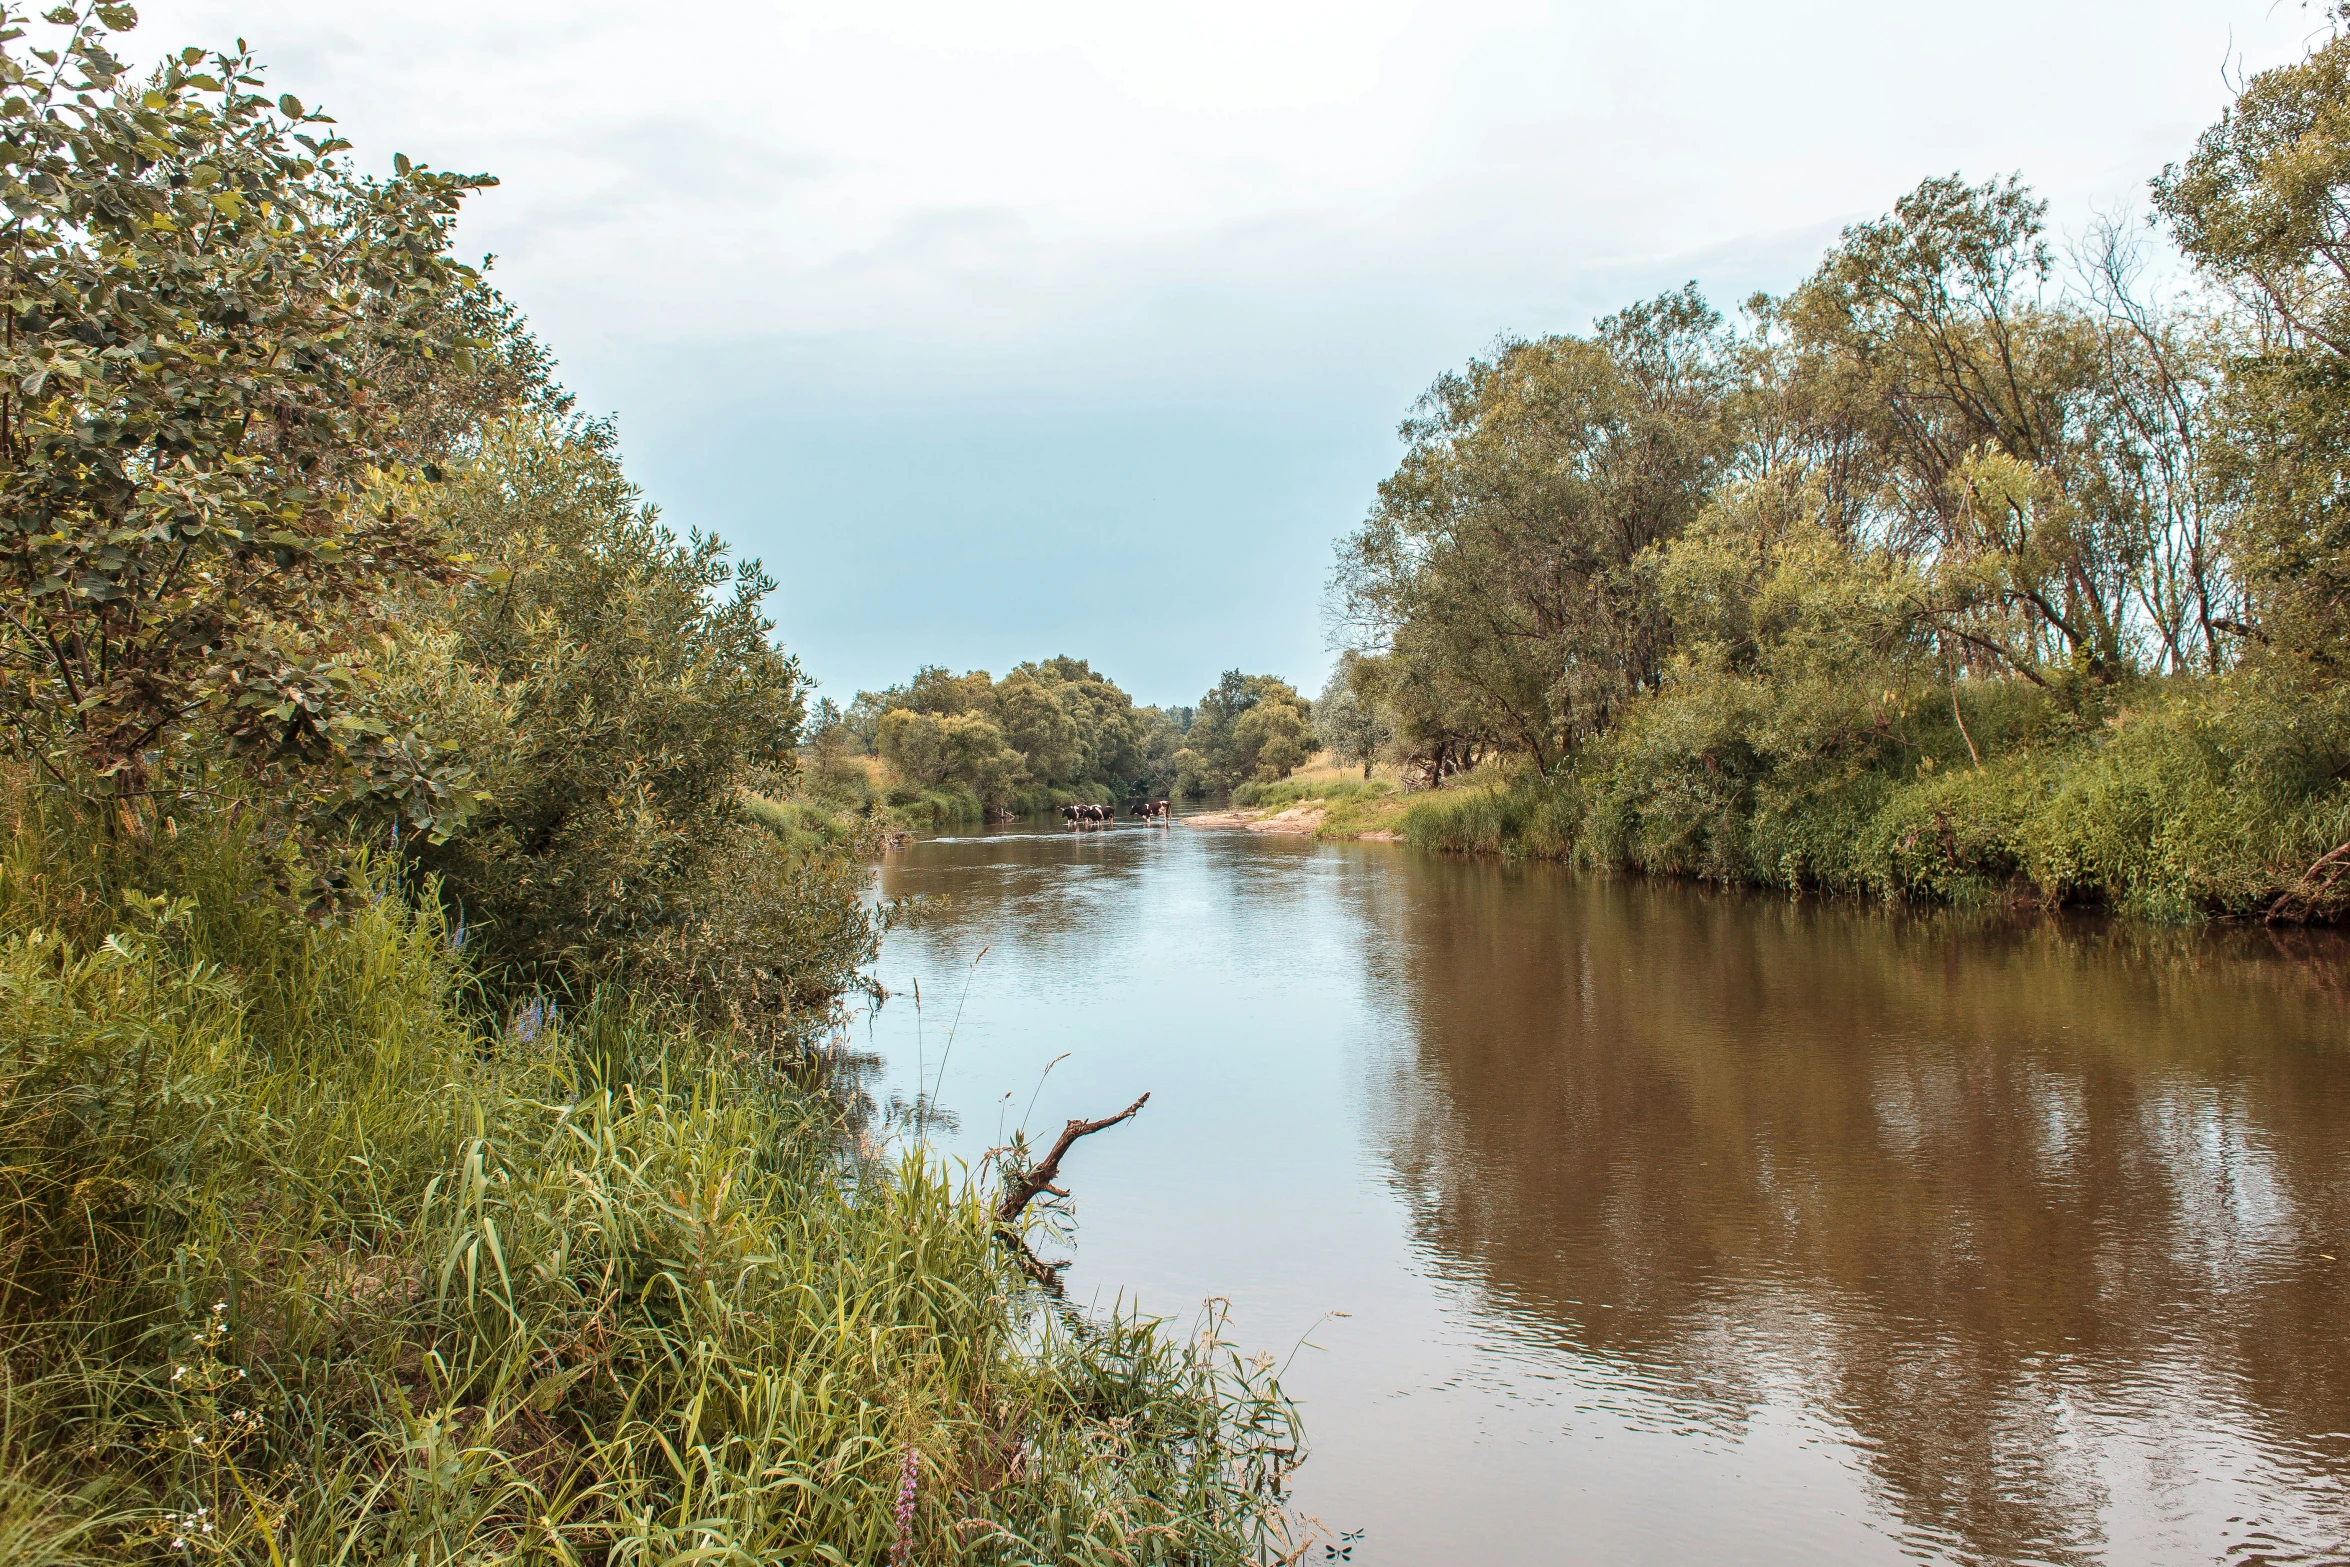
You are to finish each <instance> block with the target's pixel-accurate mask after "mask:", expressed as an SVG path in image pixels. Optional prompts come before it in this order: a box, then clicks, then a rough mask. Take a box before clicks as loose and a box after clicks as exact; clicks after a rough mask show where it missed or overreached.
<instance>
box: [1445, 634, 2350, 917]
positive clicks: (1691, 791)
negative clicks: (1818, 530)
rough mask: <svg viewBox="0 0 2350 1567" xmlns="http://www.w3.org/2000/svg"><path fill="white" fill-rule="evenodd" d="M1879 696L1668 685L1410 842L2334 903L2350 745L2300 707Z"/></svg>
mask: <svg viewBox="0 0 2350 1567" xmlns="http://www.w3.org/2000/svg"><path fill="white" fill-rule="evenodd" d="M1883 695H1889V696H1891V697H1892V698H1893V699H1892V701H1891V702H1885V701H1884V700H1883V697H1882V696H1878V695H1873V694H1872V695H1869V696H1864V695H1862V694H1861V693H1851V694H1849V696H1848V698H1847V699H1846V701H1845V702H1843V703H1842V704H1840V705H1841V706H1842V708H1843V709H1844V711H1843V713H1842V714H1841V715H1839V714H1838V713H1837V712H1836V710H1835V708H1836V706H1837V705H1838V704H1827V703H1820V704H1815V705H1813V706H1812V707H1810V708H1809V709H1808V710H1807V711H1804V712H1801V713H1798V712H1794V711H1791V710H1790V706H1791V704H1786V703H1775V702H1772V701H1770V700H1769V699H1768V698H1769V693H1767V692H1764V691H1760V690H1755V689H1751V688H1750V689H1748V690H1745V691H1737V690H1732V691H1731V692H1729V693H1725V692H1724V691H1723V690H1722V689H1721V688H1719V687H1714V688H1708V689H1699V688H1690V689H1679V690H1676V689H1668V690H1667V691H1666V692H1664V693H1660V694H1659V695H1658V696H1657V697H1655V698H1653V699H1651V700H1648V701H1645V702H1643V703H1639V704H1635V705H1634V706H1633V708H1632V709H1631V710H1630V712H1629V714H1628V716H1627V718H1626V720H1625V721H1624V723H1623V724H1622V725H1621V726H1620V727H1619V728H1618V729H1617V730H1616V731H1615V732H1613V733H1612V734H1610V735H1609V736H1607V737H1606V738H1605V740H1603V741H1602V742H1600V743H1598V744H1596V745H1594V746H1592V747H1591V748H1589V749H1588V750H1587V751H1585V752H1584V753H1583V754H1581V755H1579V756H1578V757H1576V758H1575V759H1574V760H1573V761H1572V762H1571V763H1569V764H1567V765H1565V766H1562V767H1561V768H1559V769H1556V770H1555V771H1554V772H1552V773H1551V774H1549V775H1547V776H1545V775H1543V774H1541V773H1538V772H1536V771H1535V770H1534V769H1532V768H1531V767H1528V766H1525V765H1523V764H1520V765H1516V766H1511V765H1507V764H1504V765H1500V766H1494V767H1489V768H1487V769H1485V770H1483V771H1481V772H1480V773H1478V774H1474V775H1471V776H1470V777H1468V778H1466V779H1463V780H1460V781H1458V782H1456V783H1455V784H1453V785H1452V786H1450V787H1447V788H1445V789H1443V790H1441V791H1437V792H1435V793H1431V794H1426V795H1422V796H1419V797H1417V798H1416V799H1415V800H1414V802H1413V803H1412V805H1411V806H1410V807H1409V808H1408V810H1406V811H1405V812H1404V814H1403V819H1402V830H1403V833H1404V836H1405V838H1406V839H1407V841H1409V842H1410V843H1412V844H1414V845H1415V846H1417V847H1420V848H1424V849H1434V850H1448V851H1454V852H1465V853H1483V854H1504V855H1521V856H1530V857H1538V858H1548V859H1560V860H1567V861H1571V862H1575V863H1581V864H1585V865H1591V866H1599V867H1608V868H1614V869H1621V870H1628V871H1634V872H1640V873H1646V874H1653V875H1666V876H1689V877H1698V878H1703V879H1705V880H1710V881H1716V882H1724V883H1739V884H1745V885H1751V886H1758V887H1771V888H1778V889H1782V890H1787V891H1816V892H1825V893H1832V894H1844V895H1853V896H1861V897H1870V898H1881V899H1887V900H1893V901H1903V902H1928V903H1954V904H1962V905H1967V904H1973V905H1981V904H1987V903H1999V902H2019V901H2020V902H2031V903H2035V904H2043V905H2046V904H2089V905H2096V906H2102V907H2106V908H2111V909H2113V910H2115V911H2117V912H2122V913H2128V914H2133V915H2139V916H2144V917H2150V918H2155V919H2161V920H2192V919H2198V918H2207V917H2223V918H2268V917H2272V916H2273V917H2279V918H2292V919H2302V918H2312V917H2314V918H2329V917H2334V916H2335V915H2337V914H2338V913H2339V911H2340V909H2341V905H2342V898H2343V890H2342V887H2341V884H2340V883H2339V882H2338V881H2337V871H2336V869H2335V867H2334V865H2333V863H2332V862H2331V861H2330V860H2329V859H2328V856H2329V855H2330V854H2331V853H2332V852H2333V851H2334V849H2335V847H2336V846H2337V845H2339V844H2341V843H2342V842H2344V841H2345V840H2346V839H2350V784H2346V783H2345V782H2344V781H2343V777H2344V775H2343V769H2344V766H2345V763H2350V729H2346V728H2345V727H2344V726H2343V725H2342V724H2341V723H2340V722H2339V721H2338V719H2336V718H2335V715H2333V714H2332V713H2331V711H2330V709H2329V708H2328V707H2327V706H2325V705H2322V704H2319V703H2316V702H2313V701H2311V700H2309V698H2308V697H2307V695H2306V694H2305V693H2291V694H2289V696H2288V697H2287V698H2284V699H2278V698H2275V697H2271V696H2270V695H2268V694H2266V693H2263V692H2262V691H2260V690H2259V689H2257V688H2256V687H2254V686H2253V685H2251V684H2250V683H2249V682H2248V681H2245V680H2239V681H2235V682H2222V683H2210V682H2184V681H2182V682H2177V683H2173V684H2164V683H2161V682H2154V681H2148V682H2144V683H2142V684H2140V685H2138V686H2137V687H2135V688H2134V689H2132V690H2131V691H2130V692H2128V693H2127V694H2126V695H2125V696H2123V697H2121V698H2119V699H2116V700H2114V701H2113V702H2112V703H2111V704H2110V706H2109V707H2108V708H2107V710H2105V711H2104V712H2103V713H2102V714H2100V715H2096V716H2093V717H2092V718H2090V719H2088V720H2084V719H2083V718H2082V717H2081V716H2080V715H2078V714H2075V713H2072V712H2069V711H2067V710H2065V709H2063V708H2061V707H2060V706H2058V705H2057V704H2055V703H2053V702H2050V701H2048V700H2045V699H2041V698H2038V697H2037V696H2036V695H2035V694H2033V693H2030V692H2028V691H2019V690H2018V689H2017V688H2016V687H2015V686H2013V685H1999V686H1991V687H1988V688H1970V689H1966V690H1964V691H1963V692H1961V693H1959V694H1957V696H1956V697H1955V698H1954V695H1953V693H1952V692H1950V691H1948V690H1944V691H1940V692H1936V691H1931V690H1918V691H1912V692H1910V693H1907V695H1906V697H1905V696H1903V695H1902V694H1899V693H1884V694H1883ZM1740 697H1744V698H1745V700H1743V701H1742V700H1740ZM1954 700H1955V701H1956V703H1957V704H1958V705H1957V706H1955V707H1954V705H1953V703H1954ZM1872 705H1873V706H1876V707H1877V708H1878V709H1879V713H1878V719H1877V721H1874V722H1871V721H1868V720H1867V719H1866V717H1865V714H1864V713H1863V711H1862V710H1864V709H1866V708H1867V707H1869V706H1872ZM1960 713H1963V715H1964V719H1965V723H1964V726H1963V728H1962V726H1961V724H1960V722H1959V719H1958V716H1957V715H1958V714H1960ZM1823 737H1828V738H1832V740H1833V741H1834V743H1833V744H1826V745H1823V744H1821V743H1819V742H1820V741H1821V740H1822V738H1823Z"/></svg>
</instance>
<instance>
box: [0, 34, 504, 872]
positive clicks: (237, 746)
mask: <svg viewBox="0 0 2350 1567" xmlns="http://www.w3.org/2000/svg"><path fill="white" fill-rule="evenodd" d="M51 16H52V19H53V20H57V21H58V25H59V26H60V27H61V28H62V29H63V31H64V35H65V36H64V37H63V38H62V39H61V40H60V43H59V47H58V48H56V49H55V50H54V51H49V52H46V53H34V54H30V55H28V54H26V53H25V52H23V51H22V49H21V48H20V46H19V40H21V39H23V38H24V37H25V29H26V24H25V21H24V18H23V15H22V13H20V12H18V11H17V10H16V9H14V8H13V7H10V8H8V9H6V10H5V11H0V23H4V34H0V43H4V45H5V47H0V89H4V90H0V98H4V101H0V200H4V201H5V203H6V207H7V215H6V221H5V223H0V600H4V602H5V609H4V610H0V723H4V724H5V729H6V734H7V738H8V744H9V747H10V749H11V750H12V751H14V752H15V753H16V754H17V755H19V756H21V757H25V758H29V759H30V760H32V761H34V762H36V763H37V764H38V765H40V766H41V767H43V768H45V769H47V770H48V771H49V773H50V774H51V775H52V776H53V777H55V778H57V779H59V780H60V781H76V783H77V787H80V786H83V785H84V784H86V782H87V781H88V780H93V779H103V780H107V781H108V782H109V784H110V786H111V789H112V790H113V791H114V792H116V793H118V794H135V793H138V792H140V791H141V790H143V789H145V788H146V787H148V785H149V783H150V782H151V780H152V779H153V777H154V775H155V773H156V771H157V769H158V768H159V767H162V766H165V765H167V764H169V763H170V762H171V761H172V760H173V759H174V758H175V757H179V756H181V755H183V754H185V753H187V752H188V751H189V750H190V749H191V748H193V749H194V750H196V751H199V752H203V753H206V754H228V755H233V756H235V757H237V758H240V759H242V760H243V761H245V762H247V763H249V764H252V765H255V766H259V767H263V768H269V769H275V770H276V771H277V772H278V773H279V775H280V776H281V781H282V780H283V779H285V778H286V777H289V776H290V774H291V772H293V771H309V772H313V773H315V772H317V771H320V770H322V769H323V771H324V772H325V773H326V774H327V775H328V776H329V777H330V779H331V780H332V784H333V788H334V789H337V790H340V791H342V792H344V793H345V794H349V793H357V794H360V795H365V796H373V797H375V798H378V799H382V800H385V801H387V802H388V803H390V804H391V805H393V806H394V807H396V808H398V809H400V810H401V811H403V812H404V813H405V814H406V815H407V816H408V817H409V819H410V820H411V821H413V822H414V823H416V824H417V825H418V826H420V827H422V828H424V829H426V830H427V831H430V832H434V833H439V832H445V831H446V830H447V829H448V828H449V827H450V826H452V825H453V824H454V822H455V821H456V820H458V819H461V818H462V816H463V814H464V811H465V809H466V808H467V807H468V806H469V805H470V803H471V801H472V798H473V793H472V791H471V790H470V789H469V788H468V787H466V785H465V781H464V779H463V777H462V775H461V774H458V773H454V772H451V771H449V770H447V769H446V768H445V767H443V766H442V765H441V764H442V763H443V761H444V760H445V759H443V758H439V757H436V756H434V755H433V754H431V753H430V751H429V748H426V747H424V746H422V745H420V744H418V743H417V742H416V741H415V738H414V737H413V736H412V735H396V734H393V733H390V732H388V731H387V730H386V729H385V728H384V727H383V726H382V725H381V723H380V722H379V721H377V720H375V719H371V718H369V717H368V716H366V715H365V713H364V712H363V711H362V710H361V708H362V699H363V695H364V692H363V688H364V685H365V678H364V673H363V671H362V670H361V669H360V668H359V667H358V665H357V663H356V661H355V660H354V659H353V658H352V657H351V656H350V652H351V648H352V646H353V644H354V642H355V641H356V640H357V639H358V633H359V632H360V631H362V630H363V629H364V628H365V627H366V626H367V625H368V623H369V622H370V621H371V619H372V618H373V614H374V609H375V606H376V604H377V603H378V602H379V601H380V599H381V597H382V595H383V594H384V593H385V592H386V591H387V589H388V588H391V587H394V586H397V585H399V584H401V583H403V582H409V583H413V582H419V581H423V580H428V579H430V580H440V581H446V580H448V579H449V577H450V575H451V573H452V571H453V569H454V567H453V565H452V563H451V562H450V561H449V560H448V559H447V557H446V555H445V553H444V551H443V549H442V548H441V546H440V543H439V541H438V540H437V539H436V538H435V536H434V534H433V531H432V529H431V528H430V527H428V526H426V525H425V524H424V523H422V522H421V521H420V520H419V519H418V518H417V516H416V515H415V514H414V513H413V511H411V510H409V509H406V508H405V507H404V505H403V504H402V503H401V499H400V497H401V495H402V492H400V491H398V490H396V489H395V490H390V491H385V490H380V489H378V490H373V491H371V486H372V485H373V482H374V479H373V476H374V474H375V473H376V472H377V471H378V470H380V469H381V468H383V467H385V466H386V465H390V464H393V463H395V462H397V461H398V459H399V457H400V456H401V454H402V451H403V449H404V448H403V442H404V439H405V437H404V435H403V431H402V428H401V423H400V417H399V412H398V410H397V408H396V407H395V405H394V404H393V402H391V401H388V400H378V399H376V398H375V397H374V396H373V393H374V391H375V390H376V372H377V371H378V370H380V367H381V365H382V364H383V362H384V361H385V360H386V359H387V358H399V359H406V360H435V359H447V360H449V361H451V362H452V363H455V364H458V365H463V364H464V363H465V362H466V361H467V358H468V356H469V355H470V354H471V353H472V352H473V351H474V348H475V346H476V345H475V344H474V343H473V342H472V341H471V340H470V339H469V338H468V337H466V336H465V334H464V325H465V323H464V319H463V318H464V314H465V311H464V309H463V307H462V306H461V305H460V304H459V303H458V302H459V301H461V300H462V299H463V297H464V296H465V295H466V293H467V291H468V290H469V289H471V288H472V287H474V286H475V284H476V282H477V279H476V278H475V276H474V274H473V273H472V272H471V271H470V269H468V268H465V267H462V266H460V265H459V264H457V263H456V262H454V261H453V260H451V259H450V258H449V256H448V254H447V249H448V243H447V242H448V237H449V228H450V225H451V224H452V223H453V221H454V220H455V217H456V213H457V209H458V205H459V203H460V201H461V200H462V199H463V197H464V196H465V195H466V194H467V193H468V192H470V191H472V190H475V189H478V188H480V187H481V186H483V185H486V184H490V183H493V182H492V181H490V180H488V179H487V178H486V177H482V176H464V175H454V174H439V173H433V172H431V171H428V170H425V169H422V168H418V167H416V166H414V165H412V164H410V163H409V161H408V160H407V159H406V158H401V159H400V160H398V173H397V175H396V176H395V177H394V178H392V179H390V180H388V181H376V180H367V179H361V178H359V177H358V176H357V175H355V174H354V173H353V172H352V171H351V169H350V167H349V165H348V164H347V162H345V161H343V160H342V159H341V158H340V157H339V154H340V153H342V152H343V150H344V149H345V148H346V147H347V146H348V143H346V142H344V141H342V140H341V139H340V138H338V137H337V136H336V135H335V134H334V132H333V130H332V128H331V127H332V125H333V122H332V121H331V120H330V119H328V118H327V117H326V116H325V115H323V114H319V113H316V112H314V111H311V110H308V109H305V108H304V107H303V106H302V105H301V104H300V103H299V102H297V101H296V100H295V99H294V98H293V97H291V96H282V97H279V98H277V99H276V100H274V102H273V101H272V100H271V99H269V98H268V97H266V96H265V95H264V94H263V93H262V92H261V91H260V90H259V89H260V87H261V77H260V75H259V74H258V72H257V70H256V68H255V66H254V62H253V59H252V56H251V55H250V54H248V53H245V52H242V51H241V50H240V51H239V52H237V53H233V54H230V53H222V54H214V55H211V56H206V55H204V54H203V53H202V52H201V51H198V50H194V49H190V50H186V51H183V52H182V53H181V54H179V55H176V56H174V57H172V58H170V59H169V60H167V61H166V62H165V63H164V65H163V66H162V67H161V68H160V69H159V70H158V71H157V72H156V73H155V74H154V75H153V76H152V77H151V78H150V79H148V80H147V81H145V82H144V83H134V82H132V81H131V80H129V79H128V78H127V77H126V75H125V73H124V68H123V66H122V63H121V62H120V61H119V60H117V59H116V58H115V57H114V55H113V54H112V53H111V52H110V51H109V49H108V47H107V41H106V40H107V36H108V33H109V31H110V30H120V29H123V28H127V27H129V26H130V25H132V22H133V20H134V18H133V16H132V13H131V10H130V7H128V6H127V5H112V4H99V5H94V6H84V7H81V8H78V9H76V8H66V9H63V10H61V11H59V12H54V13H51ZM60 19H61V20H60ZM371 496H372V498H371ZM387 497H388V498H387Z"/></svg>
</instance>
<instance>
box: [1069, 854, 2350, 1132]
mask: <svg viewBox="0 0 2350 1567" xmlns="http://www.w3.org/2000/svg"><path fill="white" fill-rule="evenodd" d="M2345 868H2350V842H2345V843H2339V844H2336V845H2335V846H2334V847H2333V848H2331V849H2328V850H2327V851H2326V852H2325V853H2323V854H2321V855H2319V856H2318V857H2317V860H2316V863H2314V864H2312V865H2311V866H2310V867H2309V869H2307V870H2305V871H2303V872H2302V873H2301V875H2300V877H2299V878H2298V879H2297V880H2296V881H2295V882H2294V883H2293V885H2292V886H2290V887H2288V888H2286V889H2285V890H2284V892H2283V893H2282V894H2281V895H2279V897H2278V898H2277V901H2276V902H2274V903H2272V904H2270V905H2269V906H2268V914H2267V916H2266V918H2265V920H2264V921H2263V923H2265V924H2270V925H2274V924H2275V923H2276V922H2277V921H2278V920H2281V919H2286V918H2297V919H2300V920H2307V919H2309V918H2311V917H2312V916H2314V915H2315V914H2316V913H2317V911H2318V900H2319V899H2321V898H2323V897H2324V896H2325V895H2326V894H2327V893H2328V892H2331V891H2332V890H2333V885H2334V882H2335V880H2336V879H2337V878H2338V877H2340V876H2341V874H2342V872H2343V870H2344V869H2345ZM2295 905H2299V907H2298V909H2296V908H2295ZM1071 1124H1072V1125H1074V1124H1075V1123H1071Z"/></svg>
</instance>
